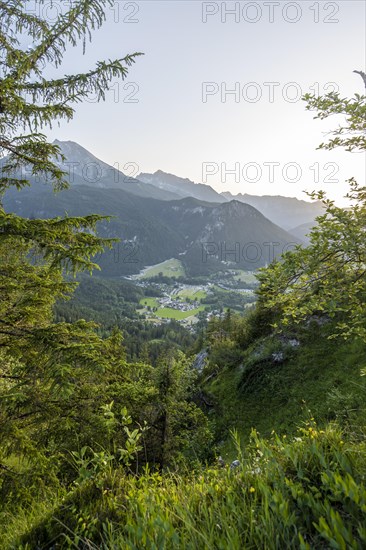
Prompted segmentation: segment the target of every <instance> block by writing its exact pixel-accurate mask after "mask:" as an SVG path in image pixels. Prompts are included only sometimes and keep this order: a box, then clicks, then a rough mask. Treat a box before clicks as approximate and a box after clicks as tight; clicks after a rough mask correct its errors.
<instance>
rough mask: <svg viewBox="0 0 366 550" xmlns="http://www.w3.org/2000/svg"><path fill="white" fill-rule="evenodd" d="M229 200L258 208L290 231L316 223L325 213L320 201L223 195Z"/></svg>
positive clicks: (264, 196)
mask: <svg viewBox="0 0 366 550" xmlns="http://www.w3.org/2000/svg"><path fill="white" fill-rule="evenodd" d="M222 195H223V197H225V198H226V199H227V200H238V201H240V202H244V203H246V204H250V205H251V206H254V208H257V210H259V211H260V212H262V214H264V216H266V218H268V219H269V220H271V221H272V222H273V223H275V224H277V225H279V226H280V227H283V229H286V230H287V231H289V230H290V229H291V228H292V227H297V226H299V225H302V224H308V223H312V222H314V220H315V218H316V217H317V216H320V215H322V214H323V213H324V211H323V207H322V205H321V202H320V201H316V202H308V201H303V200H299V199H296V198H294V197H282V196H279V195H277V196H272V195H263V196H256V195H248V194H247V193H245V194H241V193H239V194H238V195H232V194H231V193H229V192H224V193H222Z"/></svg>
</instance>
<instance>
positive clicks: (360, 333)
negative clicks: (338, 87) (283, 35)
mask: <svg viewBox="0 0 366 550" xmlns="http://www.w3.org/2000/svg"><path fill="white" fill-rule="evenodd" d="M112 4H113V2H112V0H95V1H94V0H81V1H79V2H78V3H75V4H73V5H72V6H66V7H65V9H64V10H63V11H62V13H60V14H59V15H58V17H57V18H56V20H55V21H52V22H50V21H49V20H47V19H45V18H42V17H40V16H37V15H35V14H34V13H31V12H29V11H28V10H27V9H26V5H25V2H23V1H18V0H17V1H16V2H6V3H4V2H0V17H1V24H0V25H1V26H0V39H1V45H2V50H1V57H0V61H1V69H2V77H1V79H0V149H1V156H2V158H3V159H5V161H4V162H3V165H2V174H1V179H0V189H1V202H0V359H1V362H0V536H1V547H2V548H4V549H9V550H10V549H24V550H25V549H27V550H33V549H56V548H57V549H68V548H79V549H97V548H98V549H99V548H100V549H105V550H109V549H112V548H113V549H119V548H121V549H145V548H146V549H151V550H153V549H158V548H159V549H167V550H168V549H175V548H178V549H182V550H183V549H202V550H203V549H208V548H209V549H211V548H218V549H219V548H220V549H233V550H239V549H242V548H260V549H262V548H269V549H272V548H273V549H281V550H282V549H284V548H294V549H295V548H301V549H303V550H310V549H313V548H314V549H317V548H337V549H340V550H343V549H347V548H352V549H357V550H361V549H363V548H365V547H366V528H365V525H366V483H365V481H366V459H365V456H366V441H365V426H366V393H365V375H366V307H365V304H366V272H365V266H366V240H365V228H366V188H365V187H364V186H363V184H362V183H358V182H356V181H355V180H354V179H351V180H350V181H349V182H348V185H349V197H350V198H351V199H352V202H351V207H350V208H347V209H345V208H342V207H339V206H337V205H336V204H335V203H334V201H332V200H329V199H328V198H327V197H326V195H325V193H323V192H322V191H319V192H318V193H316V192H314V193H312V197H313V198H314V199H316V200H317V201H320V203H321V205H322V211H323V212H324V213H323V214H322V215H320V216H319V217H318V218H317V225H316V226H315V227H314V228H313V229H312V231H311V234H310V237H309V244H308V246H307V247H304V246H302V245H301V244H297V245H296V246H294V247H292V248H293V249H292V250H287V251H283V253H282V255H281V256H280V257H277V258H275V259H273V258H272V259H271V260H273V261H270V262H267V261H263V262H260V263H259V264H258V266H262V268H261V269H260V270H259V271H258V272H257V273H256V278H257V281H258V285H257V286H256V285H254V284H252V285H251V288H250V289H246V290H250V291H252V290H255V296H256V301H255V304H254V303H253V302H252V301H251V300H249V301H248V300H243V302H242V303H243V307H242V308H237V309H236V311H235V312H234V311H232V310H231V308H223V307H222V305H220V307H219V308H218V310H217V311H216V312H212V313H211V314H210V315H209V320H208V322H207V323H204V322H203V321H202V322H201V323H198V324H197V327H196V329H195V327H194V326H192V327H190V329H191V330H189V331H188V330H187V329H185V328H184V327H183V326H182V325H181V324H179V323H178V322H177V321H173V322H169V323H168V322H167V323H166V324H165V325H158V324H154V323H153V322H151V320H150V321H148V320H147V319H144V320H143V319H142V318H140V317H139V316H138V314H137V313H136V311H137V310H138V308H137V306H142V307H143V304H141V301H145V302H146V306H148V304H147V298H148V296H147V291H146V289H145V287H143V286H141V287H137V286H135V285H134V284H133V283H132V282H131V281H127V280H125V279H121V278H115V279H110V280H108V281H105V280H103V279H101V278H96V279H95V278H93V277H92V278H90V277H89V274H92V273H93V272H95V271H96V270H98V268H99V266H98V259H100V257H101V254H103V253H104V252H105V251H106V250H108V249H109V250H111V249H112V248H113V246H115V244H116V239H115V237H116V234H115V233H113V223H116V222H115V221H113V220H111V221H110V220H109V218H108V215H110V214H114V213H115V211H114V206H115V205H114V200H113V197H115V196H116V195H113V196H112V195H111V196H110V197H111V198H110V201H109V202H108V201H107V200H106V201H105V202H104V203H103V204H101V205H100V209H98V210H97V211H96V213H93V211H88V208H89V206H92V205H93V204H95V202H94V203H93V201H90V200H89V198H90V197H91V196H93V197H97V198H96V201H97V200H98V197H100V196H101V195H100V194H99V192H100V190H99V189H92V191H88V192H87V193H88V195H87V197H89V198H87V199H86V200H85V202H83V201H82V194H83V192H84V191H83V189H82V188H80V189H79V190H76V189H71V190H70V191H67V187H68V185H69V183H70V182H68V180H67V178H66V176H65V173H64V172H63V170H62V166H63V161H64V160H65V158H64V157H63V154H62V151H61V149H60V147H59V145H58V143H57V142H50V141H49V140H48V139H47V136H46V135H45V134H44V133H42V132H43V131H46V130H47V129H49V127H50V125H52V124H54V123H57V121H59V120H62V119H66V120H69V121H71V120H72V119H73V116H74V114H75V111H74V109H75V106H76V104H77V103H78V102H80V101H82V100H85V99H86V98H88V97H90V96H93V97H95V96H97V98H98V99H99V100H102V99H104V98H105V92H106V90H108V89H109V87H110V86H112V85H113V82H114V79H121V80H122V81H123V80H124V79H125V78H126V77H127V75H128V74H129V73H130V72H132V71H133V65H134V64H135V63H136V62H138V61H139V58H140V56H141V54H140V53H138V52H136V53H132V54H127V55H125V56H124V57H123V58H117V59H114V60H108V61H101V62H98V63H97V64H96V66H95V67H94V68H91V69H90V71H89V72H86V73H83V74H75V75H65V76H63V77H60V78H56V79H46V78H45V76H44V66H45V65H47V64H51V63H52V65H53V67H56V69H58V68H61V67H60V66H61V62H62V59H63V55H64V53H65V51H66V49H67V48H68V47H69V46H73V45H76V44H79V43H80V42H81V44H83V43H84V49H85V47H86V46H85V43H86V41H87V38H90V37H91V31H92V30H94V29H98V28H99V27H100V26H101V25H102V23H103V22H104V19H105V10H106V9H107V8H108V7H110V6H111V5H112ZM24 34H27V35H29V36H30V37H31V38H32V39H33V42H32V47H28V48H25V47H24V46H23V42H22V36H23V35H24ZM60 74H61V73H60ZM303 100H304V103H305V105H306V109H307V110H309V111H311V112H313V113H315V117H317V118H320V119H327V118H329V117H331V116H332V115H333V114H337V115H341V116H342V120H343V122H342V124H341V125H340V126H338V127H337V128H336V129H335V130H334V132H332V133H331V134H330V135H328V138H329V139H328V140H327V141H326V142H324V143H322V144H321V145H320V148H321V149H324V150H332V149H336V148H343V149H345V150H346V151H350V152H361V153H362V152H364V151H365V150H366V137H365V129H366V126H365V114H366V96H364V95H360V94H355V95H354V96H353V97H351V98H342V97H341V96H340V94H339V93H338V92H331V93H329V94H327V95H325V96H319V97H318V96H315V95H309V94H306V95H305V96H304V98H303ZM55 159H56V162H55ZM29 166H31V169H32V176H33V177H37V176H39V177H44V176H45V175H46V174H47V177H48V178H50V179H51V181H50V185H51V184H52V186H53V188H54V190H55V191H59V190H60V189H64V191H63V192H61V193H58V194H57V193H56V194H55V195H54V196H53V195H51V192H47V193H46V192H45V194H44V200H45V201H49V204H52V205H54V208H55V210H54V211H53V212H52V213H51V214H50V215H49V216H42V215H41V212H40V211H39V210H38V209H36V210H33V211H32V213H31V212H30V211H29V208H30V206H29V205H28V204H26V203H23V205H22V209H21V210H20V211H18V213H14V212H13V211H9V210H8V209H7V207H6V205H7V204H9V203H7V202H6V200H7V199H6V195H7V192H8V191H9V190H14V189H19V190H20V192H21V191H22V190H23V191H24V190H25V188H26V187H27V186H28V185H29V183H30V182H29V181H28V180H27V178H26V177H23V176H22V174H23V171H22V169H24V168H25V167H27V169H28V168H29ZM145 185H150V184H145ZM105 191H106V190H105V189H103V193H104V192H105ZM107 191H108V190H107ZM109 191H110V190H109ZM117 191H118V193H120V194H121V195H122V196H123V200H121V203H120V204H121V205H122V206H121V209H122V207H126V203H127V202H128V201H131V202H132V203H133V201H139V202H138V204H139V205H141V204H143V201H144V200H146V204H147V202H148V201H147V199H143V198H141V197H133V198H131V197H132V195H131V196H130V195H129V194H128V193H127V192H126V191H125V190H123V189H122V190H117ZM68 192H70V193H71V196H74V197H76V196H79V197H80V204H81V203H82V206H83V211H82V212H79V213H76V212H73V211H70V212H69V214H68V215H64V208H63V206H60V205H62V204H63V203H62V201H63V200H64V197H65V196H66V193H68ZM113 192H115V191H113ZM12 194H13V196H14V193H12ZM72 194H73V195H72ZM80 194H81V195H80ZM103 196H105V197H107V196H108V194H105V195H103ZM51 197H52V198H51ZM39 200H40V201H41V197H40V198H39ZM149 204H150V207H149V208H150V213H151V214H150V215H151V216H152V218H150V220H151V219H154V220H156V219H157V218H158V216H159V212H160V209H161V208H162V206H161V201H159V200H157V199H156V200H152V199H149ZM38 206H39V207H40V208H42V205H38ZM31 208H33V209H34V205H32V207H31ZM109 208H111V210H110V211H109ZM146 208H147V207H146ZM165 208H166V209H165V210H164V215H165V219H166V220H168V221H169V222H170V225H169V228H170V231H171V232H172V233H173V232H174V225H175V233H174V238H176V246H177V247H179V246H181V242H182V239H183V237H182V235H183V233H184V232H189V231H191V232H192V234H189V236H190V238H191V236H193V232H195V234H196V235H198V237H197V239H196V241H195V245H196V246H192V247H190V248H189V249H187V250H186V256H187V259H186V266H188V270H189V267H190V266H192V265H195V266H197V265H198V260H197V254H198V251H200V246H199V245H200V244H202V242H206V240H207V239H213V240H214V241H215V242H216V241H218V240H220V239H223V240H224V241H227V240H228V239H230V238H233V239H234V241H235V240H236V239H240V238H241V232H242V231H244V230H243V229H241V228H242V227H243V226H241V225H240V224H241V222H243V224H244V226H245V235H246V236H247V237H249V238H250V239H252V240H254V241H255V240H256V239H257V240H258V239H260V238H262V237H263V238H265V239H266V242H267V241H268V239H270V238H271V236H272V237H273V238H278V240H279V241H280V242H281V243H282V244H286V239H287V233H286V232H285V231H284V230H282V229H281V228H279V227H278V226H276V225H274V224H273V223H272V222H270V221H269V220H268V219H266V218H265V217H264V216H263V215H262V214H261V213H260V212H258V211H257V210H256V209H255V208H254V207H252V206H249V205H246V204H241V203H240V202H237V201H233V202H225V203H223V204H220V205H217V204H211V203H203V202H201V201H198V200H197V199H194V198H185V199H182V200H174V201H167V202H166V206H165ZM125 213H127V210H123V209H122V210H121V212H120V213H119V215H120V221H119V222H118V223H120V224H122V225H123V224H124V223H125V222H124V220H123V216H124V214H125ZM126 215H127V214H126ZM52 216H53V217H52ZM138 216H139V217H138ZM205 216H206V218H205ZM146 218H147V209H142V208H140V207H139V208H138V209H136V211H135V214H134V215H133V216H131V220H130V221H131V222H133V223H135V224H136V228H141V227H143V231H144V232H145V234H146V235H148V234H149V233H150V234H153V235H155V236H156V239H157V241H156V251H157V250H159V246H160V251H162V250H163V249H164V247H165V246H167V247H168V246H172V244H171V241H170V242H169V243H167V240H166V239H165V233H164V231H165V230H166V227H164V224H163V223H162V221H161V218H160V220H159V223H157V222H156V225H153V226H152V225H151V224H149V223H148V222H147V221H146ZM187 218H188V220H187ZM202 218H205V219H204V223H203V222H202ZM148 221H149V220H148ZM168 221H167V223H168ZM144 222H146V226H145V227H144ZM218 222H219V223H218ZM101 226H102V227H103V231H102V232H101V234H99V231H98V228H100V227H101ZM182 226H184V231H182V229H181V227H182ZM111 228H112V229H111ZM257 231H260V232H261V236H260V237H258V234H257V233H256V232H257ZM293 244H294V243H293ZM146 253H147V252H146ZM156 253H157V252H156ZM161 254H162V257H164V254H165V253H164V254H163V252H161ZM216 254H217V251H216ZM213 256H214V254H213ZM220 261H221V260H220ZM143 264H144V265H146V261H144V262H143ZM266 264H268V265H266ZM201 265H202V264H201ZM258 266H256V267H258ZM241 267H243V266H241ZM244 267H245V265H244ZM216 268H217V269H218V267H217V266H216ZM175 269H176V268H175ZM220 269H222V266H221V267H220ZM212 270H213V271H215V268H212ZM210 272H211V268H207V269H206V270H205V269H203V268H202V269H198V268H197V270H196V272H195V274H198V275H200V276H202V277H206V276H208V274H210ZM247 275H248V274H247ZM250 275H251V276H252V277H253V274H252V273H250ZM224 276H225V274H224ZM240 276H243V275H242V274H241V275H240V274H239V275H238V274H236V272H235V273H234V274H233V273H230V272H228V274H227V278H228V279H229V277H231V282H233V284H236V283H238V280H237V279H238V277H240ZM155 277H156V279H157V280H163V281H164V280H165V279H169V277H168V276H166V275H165V276H164V274H163V273H158V274H157V275H156V276H155ZM180 277H181V278H182V279H184V277H192V273H189V272H188V273H187V274H186V275H184V276H183V275H180ZM253 279H254V277H253ZM176 280H177V278H175V279H174V281H176ZM248 280H249V281H250V278H249V277H248ZM250 284H251V283H250V282H249V283H248V285H250ZM210 285H211V286H213V287H215V284H214V283H211V282H210ZM149 290H150V292H151V288H150V289H149ZM185 290H187V289H185ZM180 292H182V290H181V289H180ZM214 292H216V293H219V298H220V300H222V297H221V295H222V294H224V293H228V296H229V297H228V299H229V300H233V299H235V294H233V292H232V289H227V288H224V287H223V286H221V287H220V288H219V290H218V289H216V288H215V290H214ZM233 296H234V298H233ZM150 298H155V297H154V296H150ZM211 298H212V296H211ZM214 298H215V299H216V300H218V294H216V295H214ZM187 299H189V300H190V299H191V298H187ZM197 299H198V298H197ZM200 299H202V300H206V301H207V299H208V298H207V296H206V295H204V296H202V295H201V298H200ZM220 303H221V304H222V303H223V302H220ZM246 306H249V307H246ZM149 307H150V306H149ZM223 309H225V311H223ZM149 322H150V324H149ZM126 349H127V350H128V353H126Z"/></svg>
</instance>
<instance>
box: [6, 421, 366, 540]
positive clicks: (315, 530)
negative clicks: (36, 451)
mask: <svg viewBox="0 0 366 550" xmlns="http://www.w3.org/2000/svg"><path fill="white" fill-rule="evenodd" d="M297 436H298V437H296V438H294V439H292V438H290V437H289V438H287V439H284V438H279V437H278V436H276V435H273V436H272V438H271V440H270V441H264V440H263V439H260V438H258V437H257V436H256V435H255V434H253V437H252V440H251V444H250V446H248V447H247V448H246V450H245V454H243V455H241V454H240V450H239V448H238V456H239V457H240V462H241V464H240V466H239V468H236V469H234V470H231V469H229V468H222V469H220V468H215V467H213V468H206V469H204V470H198V471H196V472H191V473H190V474H189V473H187V475H186V476H185V477H182V476H180V475H177V474H174V473H171V474H170V473H169V472H167V473H165V474H163V475H161V474H160V473H155V474H145V475H144V476H142V477H140V478H137V477H135V476H125V475H124V474H123V473H122V472H121V470H119V471H118V470H117V471H116V470H115V471H114V472H113V473H111V474H108V471H106V472H105V474H104V475H101V476H99V477H98V478H95V479H94V480H91V481H90V482H85V483H84V484H83V485H82V486H81V487H78V488H74V489H73V490H71V491H70V492H69V493H68V494H64V495H62V493H61V494H60V495H56V494H55V495H50V497H49V496H48V495H45V498H44V499H42V500H40V501H39V502H37V503H34V505H33V506H32V508H31V509H29V510H20V511H19V513H18V514H17V515H14V516H13V517H8V518H7V522H6V525H4V527H1V526H0V536H1V540H2V543H3V545H2V547H3V548H4V549H9V550H10V549H13V548H23V549H25V550H31V549H33V548H60V549H64V550H66V549H69V548H89V549H91V550H96V549H97V548H98V549H100V550H110V549H112V548H114V549H118V548H121V549H126V550H137V549H150V550H153V549H154V550H156V549H161V550H175V549H177V550H206V549H208V548H209V549H211V548H212V549H213V548H217V549H222V550H224V549H225V550H226V549H230V550H242V549H243V548H247V549H253V550H254V549H259V548H260V549H262V548H263V549H268V550H272V549H273V550H277V549H281V550H282V549H285V548H289V549H294V550H295V549H298V548H300V549H301V550H312V549H315V548H319V549H320V548H324V549H325V548H339V549H346V548H355V549H361V548H365V544H366V529H365V521H364V520H365V503H366V487H365V483H364V480H365V473H366V472H365V461H364V459H363V457H364V453H365V443H362V442H361V443H360V442H351V441H348V440H344V439H343V435H342V434H341V433H340V432H339V430H338V429H337V428H336V427H334V426H331V425H330V426H328V427H327V428H326V429H325V430H324V431H323V430H319V429H318V427H317V426H316V424H315V423H314V422H310V423H308V424H307V426H306V427H305V428H304V429H302V430H301V431H300V432H298V434H297ZM330 495H331V498H329V496H330ZM0 519H1V518H0Z"/></svg>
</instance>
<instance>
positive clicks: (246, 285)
mask: <svg viewBox="0 0 366 550" xmlns="http://www.w3.org/2000/svg"><path fill="white" fill-rule="evenodd" d="M129 279H130V280H132V281H133V282H134V284H135V285H136V286H138V287H140V288H142V289H143V290H144V293H145V297H144V298H142V299H141V300H140V304H139V306H138V313H139V314H140V317H141V318H143V319H146V320H148V321H150V322H153V323H155V324H162V323H167V322H169V321H170V320H171V319H174V320H176V321H178V322H180V323H181V324H183V325H184V326H186V327H187V328H190V329H191V330H194V327H195V325H196V324H197V323H198V322H199V321H200V320H201V321H205V320H206V321H207V320H209V319H210V317H211V316H220V315H221V314H222V313H223V312H224V311H225V310H227V309H231V310H233V311H235V310H238V311H240V310H241V311H242V310H243V308H245V307H250V305H251V304H253V303H254V302H255V299H256V298H255V292H254V291H255V287H256V284H257V282H256V278H255V275H254V273H252V272H249V271H242V270H238V269H226V270H225V271H222V272H219V273H215V274H213V275H211V276H210V277H209V280H207V278H205V283H202V282H201V281H200V280H199V278H197V281H196V280H189V279H188V280H187V278H186V277H185V273H184V269H183V267H182V264H181V262H180V261H179V260H176V259H171V260H167V261H165V262H162V263H161V264H157V265H155V266H150V267H146V268H145V269H144V270H142V271H141V273H139V274H138V275H134V276H131V277H129Z"/></svg>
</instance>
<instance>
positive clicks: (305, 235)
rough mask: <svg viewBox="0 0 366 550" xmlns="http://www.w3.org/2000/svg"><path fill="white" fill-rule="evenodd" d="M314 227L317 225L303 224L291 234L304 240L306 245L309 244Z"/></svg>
mask: <svg viewBox="0 0 366 550" xmlns="http://www.w3.org/2000/svg"><path fill="white" fill-rule="evenodd" d="M314 225H316V224H315V223H314V222H308V223H302V224H301V225H298V226H296V227H293V228H292V229H291V230H290V231H289V233H291V235H294V237H296V238H297V239H300V240H302V241H303V242H304V243H305V244H309V242H310V239H309V233H310V231H311V229H312V227H314Z"/></svg>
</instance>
